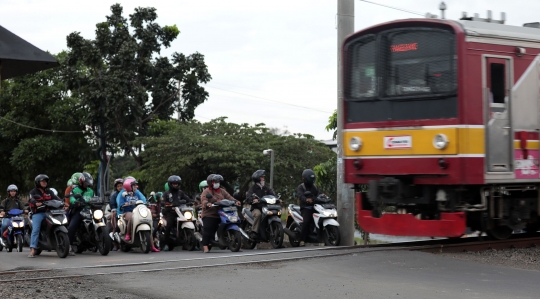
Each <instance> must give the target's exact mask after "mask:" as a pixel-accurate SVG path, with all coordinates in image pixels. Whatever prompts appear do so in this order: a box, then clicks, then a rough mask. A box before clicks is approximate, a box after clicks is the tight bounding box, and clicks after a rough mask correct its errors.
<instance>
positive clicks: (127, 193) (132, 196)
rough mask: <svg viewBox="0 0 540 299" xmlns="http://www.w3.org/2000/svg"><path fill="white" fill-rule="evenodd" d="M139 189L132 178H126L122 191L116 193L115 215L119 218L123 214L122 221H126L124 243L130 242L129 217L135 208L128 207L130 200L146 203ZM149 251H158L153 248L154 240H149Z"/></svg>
mask: <svg viewBox="0 0 540 299" xmlns="http://www.w3.org/2000/svg"><path fill="white" fill-rule="evenodd" d="M138 189H139V183H138V182H137V180H135V179H134V178H126V179H125V180H124V183H123V189H122V190H121V191H120V192H119V193H118V197H117V198H116V205H117V210H116V211H117V213H118V215H119V217H120V214H123V215H124V216H123V217H124V219H126V221H127V229H126V235H125V237H124V240H125V241H126V242H129V241H131V217H132V216H133V209H135V206H133V205H130V203H129V201H130V200H142V201H143V202H144V203H146V197H144V195H143V194H142V192H141V191H139V190H138ZM150 246H151V248H150V250H151V251H152V252H159V250H158V249H157V248H156V247H155V246H154V238H150Z"/></svg>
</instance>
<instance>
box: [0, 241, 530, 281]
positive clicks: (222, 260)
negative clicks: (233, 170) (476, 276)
mask: <svg viewBox="0 0 540 299" xmlns="http://www.w3.org/2000/svg"><path fill="white" fill-rule="evenodd" d="M477 240H478V238H462V239H437V240H427V241H426V240H424V241H413V242H402V243H385V244H368V245H355V246H340V247H314V248H302V249H287V250H274V251H269V252H256V251H254V252H251V253H245V252H243V253H241V254H227V255H217V256H204V257H200V258H183V259H169V260H158V261H149V262H129V263H115V264H101V265H88V266H77V267H55V268H42V269H30V270H17V269H15V270H9V271H2V272H0V283H8V282H17V281H29V280H41V279H65V278H82V277H91V276H105V275H120V274H133V273H148V272H161V271H174V270H193V269H204V268H211V267H225V266H235V265H238V266H239V265H254V264H267V263H278V262H287V261H293V260H304V259H313V258H321V257H333V256H343V255H351V254H365V253H369V252H380V251H394V250H412V251H422V252H430V253H448V252H464V251H482V250H489V249H509V248H524V247H534V246H536V245H537V244H539V245H540V236H536V237H529V238H519V237H518V235H516V236H513V238H511V239H509V240H498V241H477ZM278 255H292V256H278ZM274 256H276V257H274ZM257 257H265V258H263V259H260V258H257ZM245 258H252V259H249V260H235V259H245ZM201 262H202V263H201ZM185 263H199V264H195V265H185ZM163 264H166V265H167V266H165V267H163V266H162V267H160V265H163ZM118 269H122V271H119V270H118ZM128 269H130V270H128ZM96 270H97V271H100V272H96ZM73 271H76V272H79V273H72V272H73ZM44 273H51V275H47V274H45V275H43V274H44ZM36 274H39V276H38V277H32V276H34V275H36ZM9 275H14V276H15V277H10V278H7V276H9Z"/></svg>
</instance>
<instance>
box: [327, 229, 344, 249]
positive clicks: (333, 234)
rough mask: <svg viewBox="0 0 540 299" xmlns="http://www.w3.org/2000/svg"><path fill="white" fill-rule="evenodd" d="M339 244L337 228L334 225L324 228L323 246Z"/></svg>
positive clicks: (339, 236)
mask: <svg viewBox="0 0 540 299" xmlns="http://www.w3.org/2000/svg"><path fill="white" fill-rule="evenodd" d="M339 242H341V235H340V233H339V227H337V226H334V225H327V226H326V227H325V228H324V245H326V246H339Z"/></svg>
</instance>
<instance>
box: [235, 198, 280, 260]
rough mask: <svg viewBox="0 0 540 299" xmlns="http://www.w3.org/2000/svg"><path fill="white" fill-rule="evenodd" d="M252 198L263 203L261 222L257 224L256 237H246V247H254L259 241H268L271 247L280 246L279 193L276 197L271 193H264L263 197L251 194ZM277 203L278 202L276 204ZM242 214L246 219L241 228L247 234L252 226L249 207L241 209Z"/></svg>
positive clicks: (252, 218)
mask: <svg viewBox="0 0 540 299" xmlns="http://www.w3.org/2000/svg"><path fill="white" fill-rule="evenodd" d="M252 196H253V197H254V198H257V199H258V200H259V203H262V204H264V206H263V208H262V209H261V212H262V215H261V223H260V225H259V230H258V231H257V232H255V233H257V235H258V237H257V238H256V239H253V238H248V239H247V241H246V247H247V248H249V249H253V248H255V246H257V243H260V242H270V244H271V245H272V248H280V247H281V246H282V245H283V236H284V234H283V224H282V223H281V217H280V216H281V205H280V204H279V198H280V197H281V195H279V194H278V197H275V196H273V195H266V196H263V198H259V197H258V196H257V195H255V194H253V195H252ZM276 203H278V204H276ZM242 214H243V215H244V218H245V219H246V221H244V222H242V228H243V230H244V231H245V232H247V233H248V235H250V234H249V232H251V230H252V227H253V221H254V217H253V215H252V214H251V211H250V209H248V208H244V209H242Z"/></svg>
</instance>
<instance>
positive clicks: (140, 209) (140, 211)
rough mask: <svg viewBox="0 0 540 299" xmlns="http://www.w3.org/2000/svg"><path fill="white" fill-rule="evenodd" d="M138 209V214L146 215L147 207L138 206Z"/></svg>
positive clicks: (144, 216)
mask: <svg viewBox="0 0 540 299" xmlns="http://www.w3.org/2000/svg"><path fill="white" fill-rule="evenodd" d="M138 210H139V214H141V217H143V218H146V217H148V209H145V208H143V207H140V208H139V209H138Z"/></svg>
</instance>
